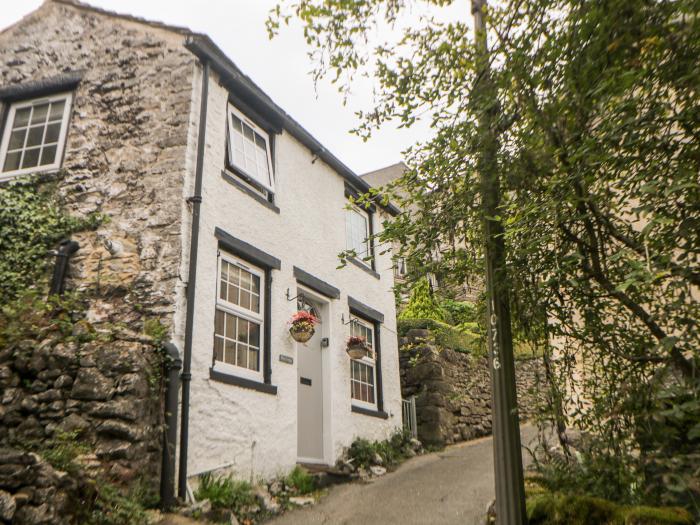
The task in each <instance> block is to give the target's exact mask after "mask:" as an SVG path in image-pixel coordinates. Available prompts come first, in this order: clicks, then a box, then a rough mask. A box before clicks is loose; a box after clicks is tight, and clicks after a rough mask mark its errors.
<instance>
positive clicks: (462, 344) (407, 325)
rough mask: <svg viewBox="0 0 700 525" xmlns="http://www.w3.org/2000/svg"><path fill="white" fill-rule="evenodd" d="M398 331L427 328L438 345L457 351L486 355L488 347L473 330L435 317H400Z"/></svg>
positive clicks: (400, 333) (406, 331)
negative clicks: (443, 321) (463, 329)
mask: <svg viewBox="0 0 700 525" xmlns="http://www.w3.org/2000/svg"><path fill="white" fill-rule="evenodd" d="M397 328H398V333H399V335H400V336H405V335H406V334H407V333H408V331H409V330H411V329H413V328H420V329H427V330H430V332H431V337H432V338H433V341H434V342H435V344H436V345H437V346H440V347H442V348H451V349H452V350H454V351H456V352H464V353H473V354H475V355H484V354H485V353H486V348H485V346H484V343H483V338H482V337H481V336H480V335H478V334H475V333H472V332H463V331H460V330H458V329H457V328H456V327H454V326H450V325H448V324H445V323H442V322H440V321H435V320H433V319H399V320H398V321H397Z"/></svg>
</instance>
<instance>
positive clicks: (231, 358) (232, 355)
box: [224, 341, 236, 365]
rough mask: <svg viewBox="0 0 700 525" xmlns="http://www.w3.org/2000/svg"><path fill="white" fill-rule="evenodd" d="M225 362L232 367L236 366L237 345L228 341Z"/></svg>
mask: <svg viewBox="0 0 700 525" xmlns="http://www.w3.org/2000/svg"><path fill="white" fill-rule="evenodd" d="M224 362H225V363H229V364H232V365H235V364H236V343H234V342H233V341H226V346H225V352H224Z"/></svg>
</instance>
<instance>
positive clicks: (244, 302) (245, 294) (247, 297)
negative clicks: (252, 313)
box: [238, 290, 250, 310]
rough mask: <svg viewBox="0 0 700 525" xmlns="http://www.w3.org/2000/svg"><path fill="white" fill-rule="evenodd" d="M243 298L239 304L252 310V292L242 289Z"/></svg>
mask: <svg viewBox="0 0 700 525" xmlns="http://www.w3.org/2000/svg"><path fill="white" fill-rule="evenodd" d="M240 294H241V298H240V301H239V303H238V305H239V306H240V307H241V308H245V309H246V310H250V292H247V291H245V290H241V291H240Z"/></svg>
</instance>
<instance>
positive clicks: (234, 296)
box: [226, 284, 238, 304]
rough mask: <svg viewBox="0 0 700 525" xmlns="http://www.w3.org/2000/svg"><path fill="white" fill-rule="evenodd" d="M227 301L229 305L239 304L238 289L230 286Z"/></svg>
mask: <svg viewBox="0 0 700 525" xmlns="http://www.w3.org/2000/svg"><path fill="white" fill-rule="evenodd" d="M226 300H227V301H228V302H229V303H233V304H238V288H236V287H235V286H233V285H232V284H229V285H228V298H227V299H226Z"/></svg>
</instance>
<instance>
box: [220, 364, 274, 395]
mask: <svg viewBox="0 0 700 525" xmlns="http://www.w3.org/2000/svg"><path fill="white" fill-rule="evenodd" d="M209 378H210V379H213V380H214V381H219V382H221V383H226V384H227V385H234V386H240V387H241V388H248V389H250V390H255V391H257V392H262V393H263V394H270V395H273V396H276V395H277V386H275V385H268V384H267V383H260V382H259V381H253V380H252V379H246V378H244V377H238V376H234V375H231V374H226V373H224V372H219V371H217V370H214V369H213V368H210V369H209Z"/></svg>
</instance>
